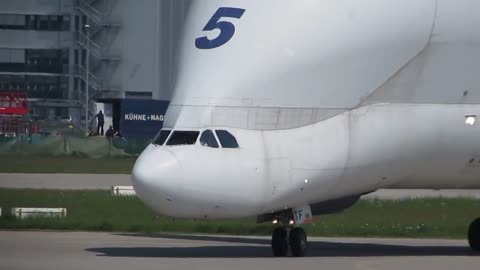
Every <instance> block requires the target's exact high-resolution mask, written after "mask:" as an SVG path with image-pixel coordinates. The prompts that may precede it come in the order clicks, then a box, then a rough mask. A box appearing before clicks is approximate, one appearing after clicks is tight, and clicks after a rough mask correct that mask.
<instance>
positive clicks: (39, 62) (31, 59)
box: [25, 49, 69, 74]
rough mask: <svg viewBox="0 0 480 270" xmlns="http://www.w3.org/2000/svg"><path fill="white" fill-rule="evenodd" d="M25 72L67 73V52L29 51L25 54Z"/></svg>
mask: <svg viewBox="0 0 480 270" xmlns="http://www.w3.org/2000/svg"><path fill="white" fill-rule="evenodd" d="M25 59H26V70H25V71H26V72H42V73H57V74H62V73H68V63H69V60H68V50H29V49H27V50H26V52H25Z"/></svg>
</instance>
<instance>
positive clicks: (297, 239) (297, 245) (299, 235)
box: [289, 228, 307, 257]
mask: <svg viewBox="0 0 480 270" xmlns="http://www.w3.org/2000/svg"><path fill="white" fill-rule="evenodd" d="M289 242H290V248H291V249H292V255H293V256H295V257H303V256H305V249H306V248H307V234H306V233H305V231H304V230H303V229H302V228H294V229H292V230H291V231H290V239H289Z"/></svg>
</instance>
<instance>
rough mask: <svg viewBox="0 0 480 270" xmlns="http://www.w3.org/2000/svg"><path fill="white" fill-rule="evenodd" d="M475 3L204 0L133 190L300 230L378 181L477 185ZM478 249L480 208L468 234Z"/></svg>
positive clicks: (292, 243)
mask: <svg viewBox="0 0 480 270" xmlns="http://www.w3.org/2000/svg"><path fill="white" fill-rule="evenodd" d="M478 14H480V1H478V0H455V1H453V0H390V1H385V0H368V1H366V0H360V1H359V0H335V1H333V0H321V1H318V0H301V1H289V0H275V1H273V0H262V1H245V0H243V1H239V0H229V1H221V0H210V1H195V2H194V3H193V5H192V7H191V10H190V13H189V16H188V18H187V22H186V26H185V30H184V33H183V38H182V42H181V47H180V55H179V61H178V74H177V76H176V85H175V91H174V96H173V98H172V100H171V104H170V106H169V108H168V112H167V115H166V117H165V119H166V120H165V123H164V127H163V129H162V130H161V131H160V132H159V134H158V135H157V137H156V138H155V139H154V141H153V143H152V144H151V145H150V146H148V147H147V148H146V149H145V150H144V152H143V153H142V154H141V156H140V157H139V158H138V160H137V162H136V164H135V167H134V169H133V172H132V175H133V176H132V179H133V185H134V188H135V191H136V192H137V193H138V195H139V196H140V198H141V199H142V200H143V201H144V202H145V203H146V204H147V205H148V206H150V207H151V208H153V209H154V210H155V211H156V212H158V213H159V214H162V215H167V216H172V217H178V218H194V219H220V218H221V219H225V218H240V217H250V216H257V217H258V221H259V222H273V223H275V224H278V228H276V229H275V230H274V232H273V235H272V242H271V243H272V250H273V253H274V255H275V256H286V255H287V254H288V252H289V251H291V254H293V255H294V256H303V255H304V253H305V248H306V244H307V239H306V235H305V232H304V230H303V229H301V228H300V227H299V226H300V225H302V224H303V223H307V222H311V221H312V216H313V215H320V214H325V213H334V212H338V211H341V210H343V209H345V208H347V207H349V206H351V205H353V204H354V203H355V202H356V201H357V200H358V199H359V198H360V196H362V195H364V194H367V193H370V192H373V191H375V190H377V189H380V188H389V189H397V188H398V189H399V188H401V189H455V188H463V189H474V188H475V189H476V188H480V166H479V162H480V123H478V121H480V34H479V33H480V16H478ZM468 237H469V243H470V246H471V247H472V249H474V250H479V249H480V219H477V220H476V221H474V222H473V223H472V224H471V226H470V229H469V233H468Z"/></svg>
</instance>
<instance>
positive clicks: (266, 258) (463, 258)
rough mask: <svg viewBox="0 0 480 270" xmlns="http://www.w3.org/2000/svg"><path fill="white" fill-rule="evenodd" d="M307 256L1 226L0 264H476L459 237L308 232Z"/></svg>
mask: <svg viewBox="0 0 480 270" xmlns="http://www.w3.org/2000/svg"><path fill="white" fill-rule="evenodd" d="M309 241H310V242H309V251H308V256H307V257H305V258H291V257H290V258H274V257H272V256H271V251H270V246H269V242H270V240H269V239H268V238H265V237H236V236H187V235H155V236H147V235H138V234H110V233H87V232H14V231H0V269H10V270H16V269H32V270H33V269H35V270H42V269H49V270H51V269H102V270H109V269H112V270H120V269H130V270H131V269H156V270H158V269H172V270H175V269H181V270H184V269H195V270H204V269H205V270H217V269H218V270H224V269H239V270H240V269H241V270H245V269H275V270H283V269H285V270H291V269H329V270H335V269H360V270H373V269H399V270H400V269H401V270H405V269H435V270H441V269H448V270H451V269H478V266H479V265H480V256H476V255H475V254H474V253H473V252H472V251H470V249H469V248H468V247H467V243H466V242H465V241H456V240H410V239H407V240H393V239H337V238H335V239H334V238H310V239H309Z"/></svg>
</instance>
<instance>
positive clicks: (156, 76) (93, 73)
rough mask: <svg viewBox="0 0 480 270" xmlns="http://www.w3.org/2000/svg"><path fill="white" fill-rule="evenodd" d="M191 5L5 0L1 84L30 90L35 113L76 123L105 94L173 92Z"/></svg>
mask: <svg viewBox="0 0 480 270" xmlns="http://www.w3.org/2000/svg"><path fill="white" fill-rule="evenodd" d="M188 6H189V3H188V1H187V0H142V1H129V0H2V3H1V5H0V91H9V92H12V91H19V92H26V93H27V96H28V102H29V103H28V104H29V114H30V115H32V116H35V117H39V118H43V119H61V118H62V117H64V118H65V117H71V119H72V120H71V121H73V122H74V123H77V126H78V127H79V128H82V124H80V123H81V122H82V121H83V122H85V116H86V115H89V119H92V118H93V116H94V115H95V114H96V113H97V111H98V110H99V109H102V108H103V107H102V105H101V104H102V103H104V102H106V103H107V104H108V102H109V101H111V100H122V99H154V100H168V99H169V98H170V95H171V91H172V83H173V80H172V78H173V75H174V63H175V61H174V59H175V56H176V54H175V51H176V47H177V46H176V44H177V42H178V37H179V35H180V32H181V27H182V24H183V21H184V17H185V14H186V11H187V9H188ZM87 108H88V109H87ZM105 109H106V108H105ZM84 131H85V130H84Z"/></svg>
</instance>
